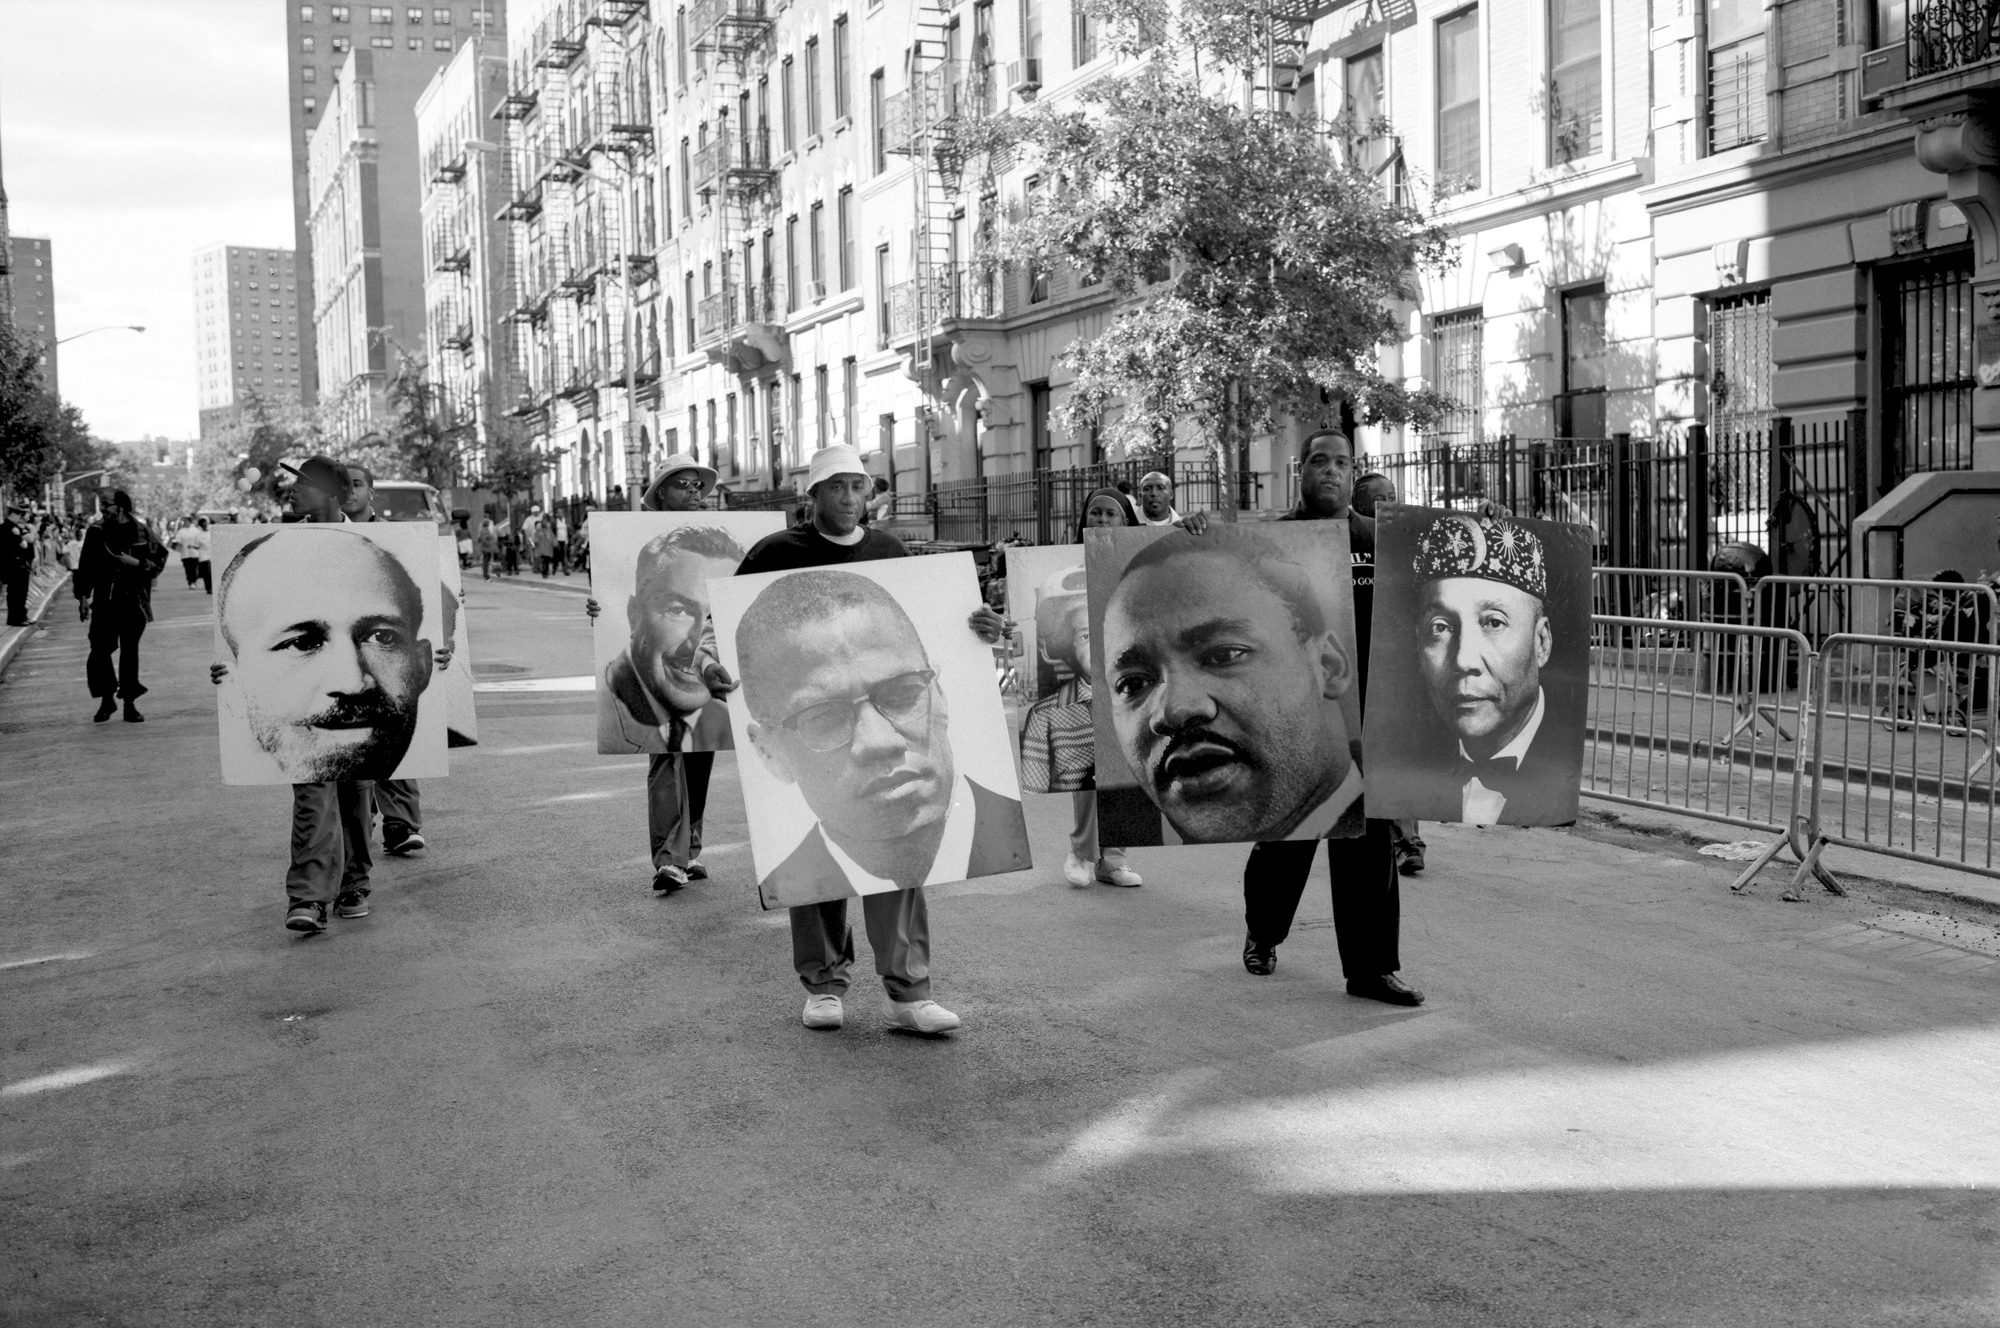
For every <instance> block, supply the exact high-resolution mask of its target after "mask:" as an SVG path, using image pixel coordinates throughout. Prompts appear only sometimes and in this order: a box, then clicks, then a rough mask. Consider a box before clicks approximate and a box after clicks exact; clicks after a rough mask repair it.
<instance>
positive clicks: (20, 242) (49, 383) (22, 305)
mask: <svg viewBox="0 0 2000 1328" xmlns="http://www.w3.org/2000/svg"><path fill="white" fill-rule="evenodd" d="M5 239H6V242H7V266H8V268H9V270H10V271H9V275H10V279H11V283H12V287H13V302H12V307H13V319H14V330H15V331H17V332H19V333H21V334H22V335H23V336H26V337H30V338H32V339H34V340H36V341H39V342H40V343H41V345H42V380H43V384H44V386H46V387H47V389H48V390H49V391H50V392H52V393H54V394H55V395H57V396H61V395H62V385H61V383H60V382H59V380H58V378H57V374H56V257H55V246H54V245H53V244H52V243H51V242H50V240H49V239H48V237H47V236H40V235H18V234H11V233H10V234H8V235H6V236H5Z"/></svg>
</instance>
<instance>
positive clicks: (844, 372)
mask: <svg viewBox="0 0 2000 1328" xmlns="http://www.w3.org/2000/svg"><path fill="white" fill-rule="evenodd" d="M860 428H861V366H860V365H859V364H857V363H855V360H854V357H853V356H852V355H850V356H848V357H847V358H846V359H844V360H842V361H841V362H840V441H841V442H843V443H845V444H847V445H848V446H849V447H859V446H860V445H861V444H860V443H859V442H857V441H856V440H855V437H854V435H855V434H856V433H857V432H859V431H860Z"/></svg>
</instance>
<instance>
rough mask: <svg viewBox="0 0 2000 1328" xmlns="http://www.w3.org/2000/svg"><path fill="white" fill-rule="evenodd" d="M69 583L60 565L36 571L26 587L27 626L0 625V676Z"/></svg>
mask: <svg viewBox="0 0 2000 1328" xmlns="http://www.w3.org/2000/svg"><path fill="white" fill-rule="evenodd" d="M68 585H69V573H68V572H66V571H64V570H63V569H62V568H60V567H43V568H40V569H39V570H37V571H36V573H35V579H34V582H33V584H32V585H31V586H30V587H29V588H28V622H29V624H30V625H29V626H27V627H0V678H4V677H5V676H6V674H7V666H8V665H9V664H11V663H13V662H14V656H16V655H18V654H19V653H21V646H22V645H23V643H25V642H26V641H27V639H28V638H29V637H30V636H31V635H33V634H34V633H35V632H37V631H39V630H40V624H41V621H42V615H43V614H44V613H46V612H48V607H49V605H50V603H52V602H53V601H54V600H55V598H56V595H57V593H58V592H59V591H61V590H63V589H64V588H65V587H67V586H68Z"/></svg>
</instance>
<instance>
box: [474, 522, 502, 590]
mask: <svg viewBox="0 0 2000 1328" xmlns="http://www.w3.org/2000/svg"><path fill="white" fill-rule="evenodd" d="M477 544H478V548H479V579H480V580H482V581H491V580H492V579H493V559H494V557H495V555H497V554H498V553H499V552H500V532H499V531H497V530H495V529H494V528H493V518H492V517H490V516H489V517H487V518H486V519H485V520H484V521H482V522H481V523H480V526H479V538H478V541H477Z"/></svg>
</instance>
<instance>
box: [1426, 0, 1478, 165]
mask: <svg viewBox="0 0 2000 1328" xmlns="http://www.w3.org/2000/svg"><path fill="white" fill-rule="evenodd" d="M1437 75H1438V76H1437V117H1438V146H1437V161H1438V185H1437V190H1438V193H1439V194H1441V195H1442V194H1451V193H1458V192H1461V191H1463V190H1466V189H1477V188H1478V187H1479V176H1480V162H1479V11H1478V10H1477V9H1468V10H1465V11H1463V12H1462V13H1457V14H1453V15H1452V16H1451V17H1450V18H1447V19H1444V20H1442V21H1441V22H1440V23H1439V24H1438V26H1437Z"/></svg>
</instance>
